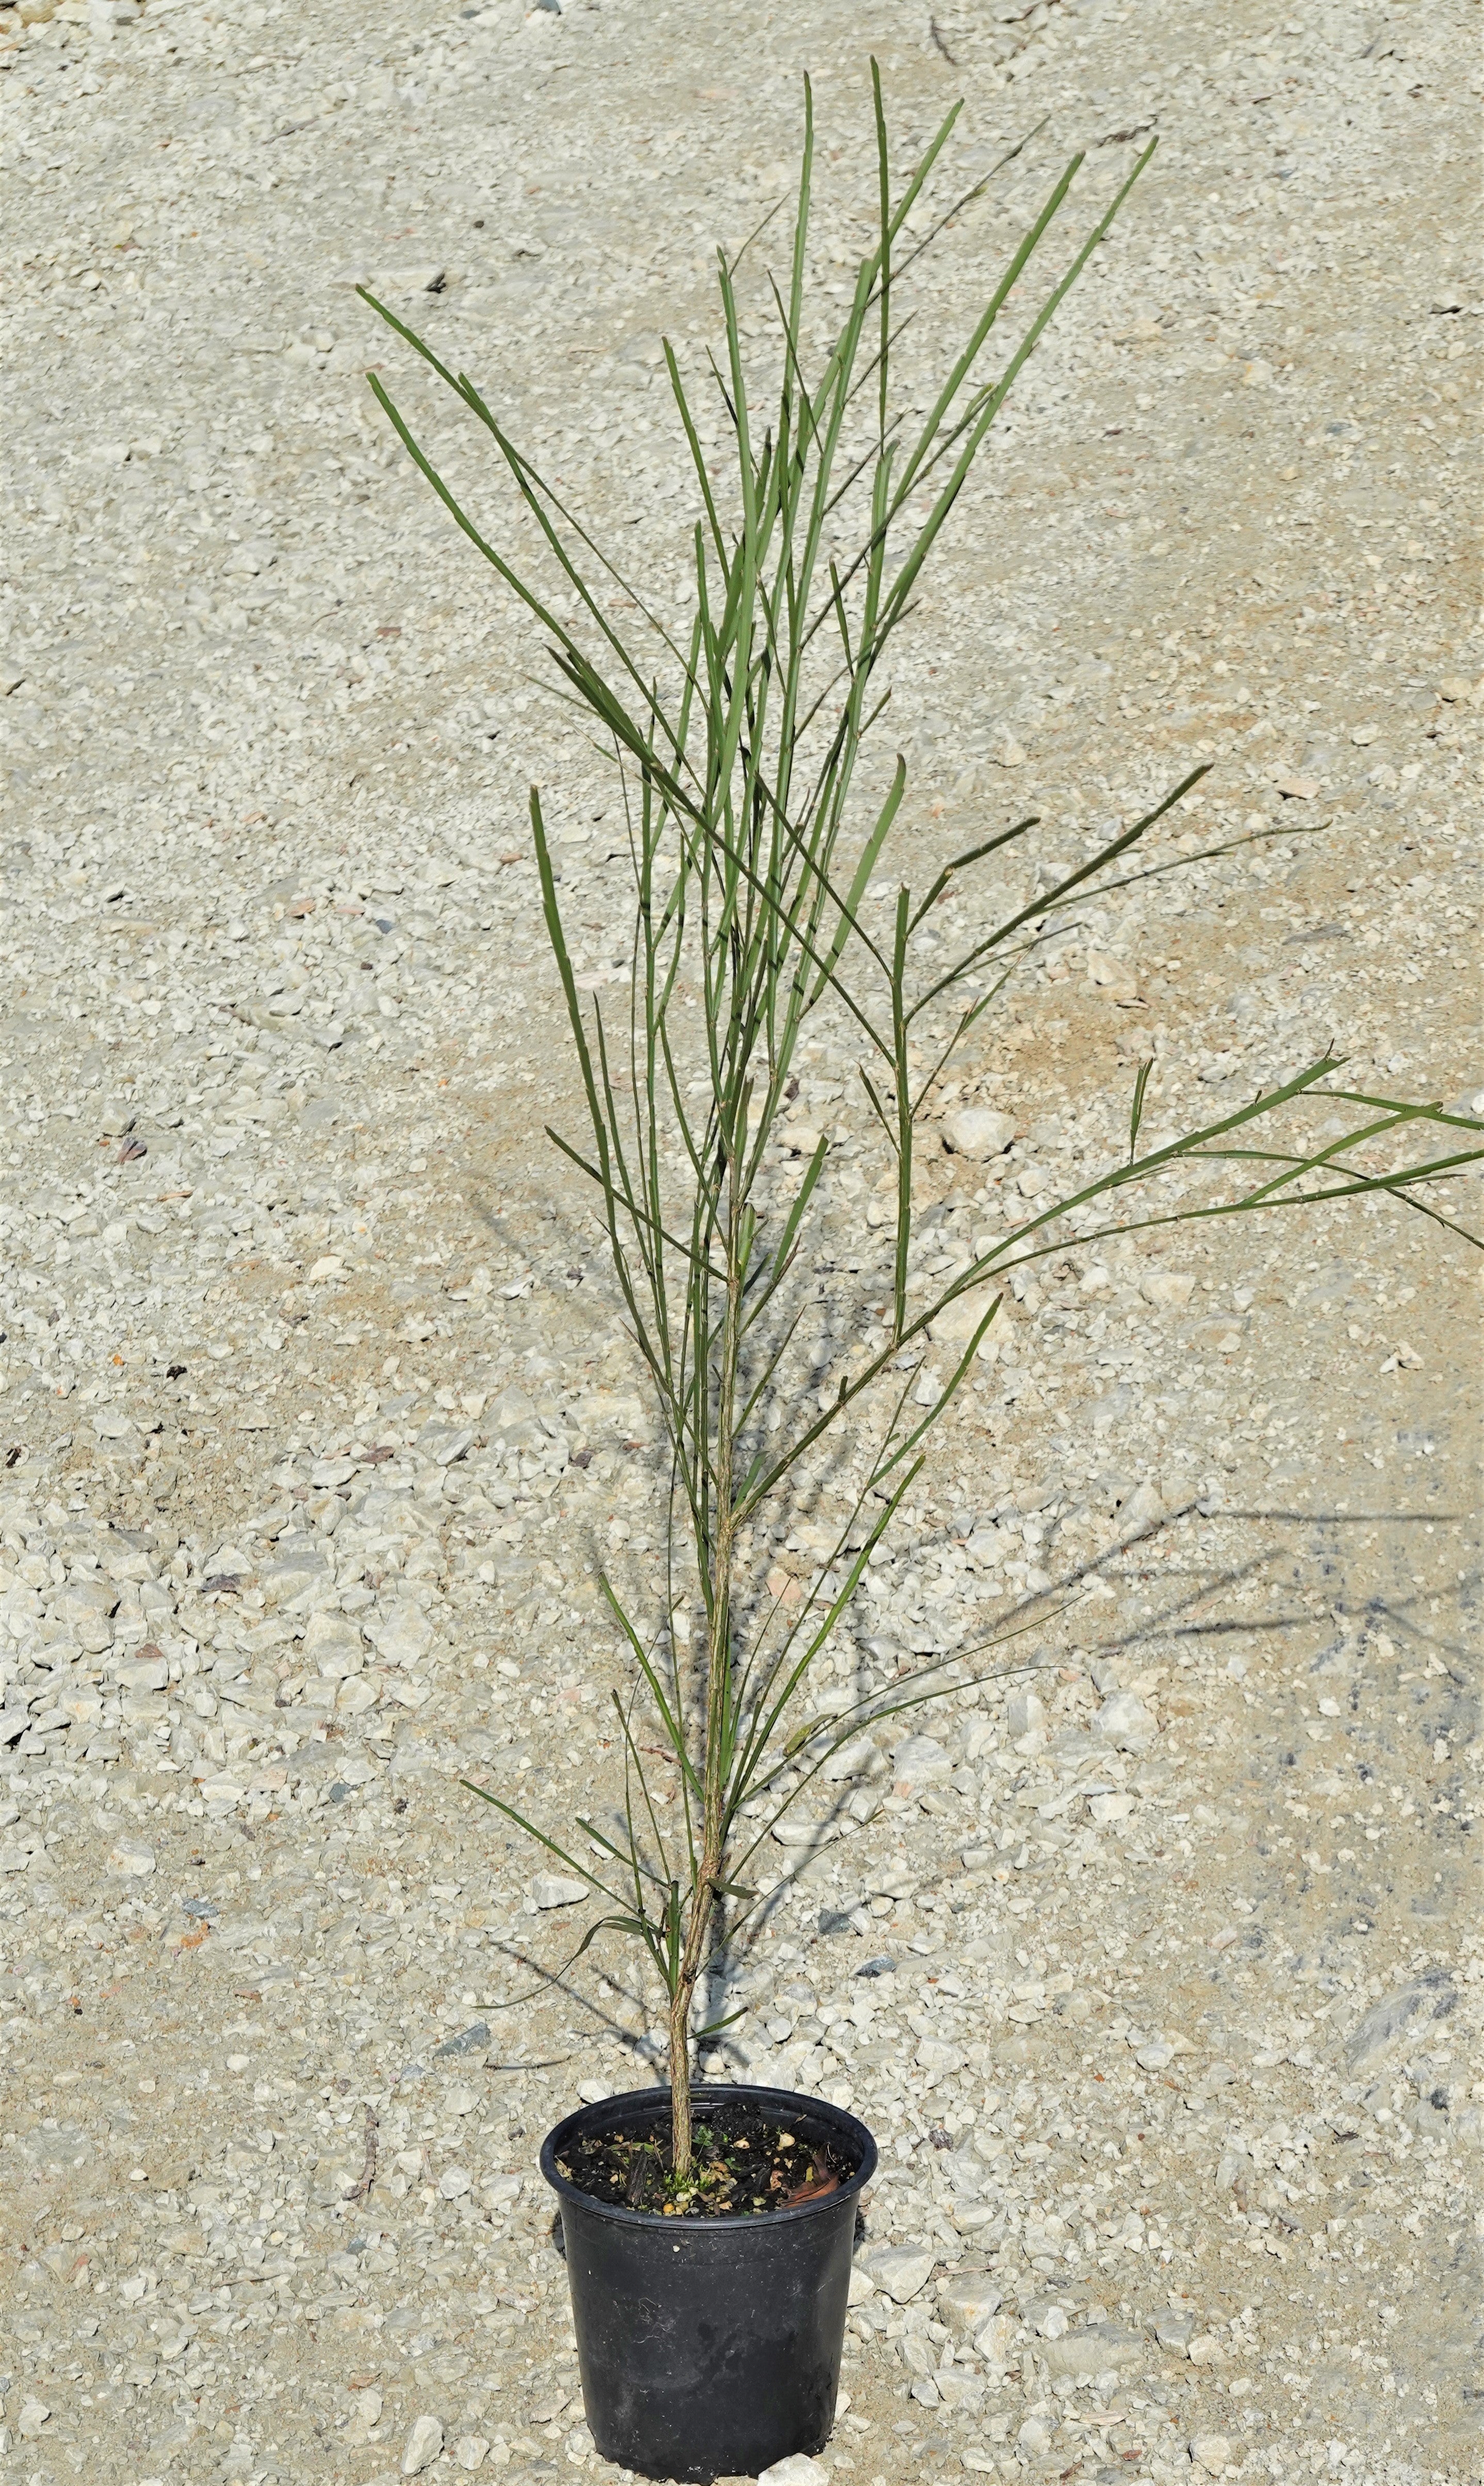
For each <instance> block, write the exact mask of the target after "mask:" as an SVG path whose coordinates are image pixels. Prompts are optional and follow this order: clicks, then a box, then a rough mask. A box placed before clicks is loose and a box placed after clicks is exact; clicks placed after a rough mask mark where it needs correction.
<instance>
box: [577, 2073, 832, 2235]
mask: <svg viewBox="0 0 1484 2486" xmlns="http://www.w3.org/2000/svg"><path fill="white" fill-rule="evenodd" d="M669 2097H670V2090H669V2088H668V2087H667V2086H663V2085H657V2086H655V2087H653V2088H644V2089H618V2090H616V2091H615V2093H614V2095H613V2096H612V2097H606V2098H598V2099H597V2100H596V2101H595V2102H594V2103H593V2104H592V2105H591V2106H581V2107H578V2108H575V2109H574V2111H573V2112H572V2113H570V2114H568V2115H563V2119H562V2121H561V2122H560V2123H558V2124H554V2125H553V2127H552V2129H551V2131H550V2132H548V2134H547V2135H546V2138H545V2140H544V2141H542V2143H541V2147H540V2155H539V2162H538V2163H539V2166H540V2170H541V2173H542V2175H543V2176H544V2178H545V2180H546V2182H547V2183H548V2184H549V2185H550V2186H551V2189H552V2191H553V2192H554V2193H555V2194H556V2195H557V2196H558V2197H559V2199H561V2200H563V2201H570V2202H571V2203H572V2205H573V2207H574V2209H580V2210H581V2211H582V2212H583V2214H584V2216H585V2217H587V2218H592V2219H607V2220H610V2221H611V2222H612V2223H613V2224H614V2225H615V2226H621V2227H640V2228H643V2227H647V2228H652V2229H654V2230H656V2231H658V2232H662V2233H664V2234H665V2235H667V2236H669V2237H671V2238H672V2239H673V2242H675V2243H677V2244H678V2243H679V2242H680V2240H681V2239H682V2238H683V2237H684V2236H686V2235H690V2236H692V2237H701V2236H711V2235H724V2234H726V2233H728V2231H736V2230H741V2231H743V2232H745V2233H747V2234H749V2235H757V2234H758V2233H760V2232H766V2233H769V2234H772V2233H773V2232H774V2231H776V2230H777V2229H778V2228H779V2227H783V2226H791V2225H794V2224H797V2223H798V2221H799V2220H801V2219H813V2218H820V2217H825V2216H828V2215H829V2214H830V2213H831V2212H834V2213H835V2214H836V2215H837V2216H838V2212H839V2209H840V2205H841V2203H842V2202H844V2201H847V2200H849V2199H851V2198H852V2197H853V2196H854V2197H859V2196H860V2194H861V2193H862V2192H864V2190H865V2188H866V2185H867V2184H868V2183H869V2182H870V2180H871V2177H872V2176H873V2175H874V2173H875V2171H876V2166H877V2159H878V2152H877V2148H876V2142H875V2139H874V2136H873V2135H872V2133H871V2132H870V2131H869V2129H868V2127H867V2126H866V2124H864V2123H862V2121H861V2120H860V2117H859V2116H858V2115H853V2114H852V2113H850V2111H849V2109H848V2108H846V2107H842V2106H836V2105H834V2104H833V2103H832V2102H831V2100H830V2099H829V2098H821V2097H811V2095H810V2094H809V2092H808V2090H806V2089H775V2088H763V2087H758V2086H756V2085H754V2084H753V2083H751V2082H747V2081H724V2082H714V2083H706V2082H700V2083H698V2084H697V2085H695V2086H694V2087H693V2088H692V2090H691V2102H692V2105H693V2106H695V2107H700V2106H702V2105H704V2106H720V2105H723V2104H726V2103H728V2102H729V2101H731V2100H733V2099H739V2098H740V2099H744V2100H746V2102H747V2103H748V2104H749V2105H750V2106H751V2107H753V2108H754V2110H755V2111H756V2112H759V2113H764V2114H767V2113H775V2112H776V2113H779V2114H780V2115H781V2116H783V2117H786V2116H787V2114H788V2111H789V2109H790V2108H791V2109H793V2110H795V2111H797V2110H799V2109H801V2108H802V2109H804V2110H806V2111H807V2112H808V2113H811V2114H823V2115H824V2116H826V2117H827V2118H828V2119H829V2120H830V2121H831V2122H833V2123H835V2124H836V2125H837V2126H838V2128H839V2129H840V2136H841V2139H846V2138H848V2139H849V2140H850V2141H852V2142H854V2143H855V2144H856V2145H858V2146H859V2149H860V2153H861V2156H860V2164H859V2165H858V2166H857V2167H856V2168H854V2170H853V2171H852V2172H851V2173H850V2174H849V2175H847V2176H846V2177H845V2179H844V2181H843V2182H842V2183H841V2184H839V2185H838V2186H837V2188H836V2190H835V2191H834V2192H833V2193H825V2194H821V2195H820V2196H819V2197H818V2198H817V2199H816V2200H812V2201H796V2202H795V2203H794V2204H793V2206H792V2208H791V2209H786V2210H785V2209H778V2210H766V2211H763V2212H760V2213H759V2212H757V2211H752V2212H745V2211H738V2212H729V2213H727V2214H726V2215H724V2216H722V2217H720V2218H714V2217H713V2218H703V2219H667V2218H666V2217H665V2215H664V2213H663V2211H661V2210H631V2209H628V2208H626V2207H625V2206H624V2205H623V2204H622V2203H620V2202H618V2201H600V2200H598V2198H597V2197H596V2196H595V2195H594V2194H591V2193H585V2192H584V2191H583V2189H582V2186H581V2185H580V2184H574V2183H573V2182H572V2180H571V2177H570V2176H568V2175H563V2173H562V2172H561V2170H560V2168H558V2165H557V2156H558V2152H559V2151H560V2150H561V2149H563V2148H564V2147H565V2145H566V2143H567V2141H569V2140H570V2139H571V2138H572V2137H573V2136H574V2135H575V2134H576V2133H577V2131H578V2130H579V2129H582V2130H585V2131H587V2132H592V2131H595V2130H597V2131H600V2130H601V2129H602V2125H603V2119H604V2117H605V2115H610V2114H612V2113H615V2112H616V2111H617V2110H620V2109H622V2108H633V2107H643V2108H645V2109H646V2110H647V2111H648V2112H649V2113H655V2112H656V2110H658V2112H659V2113H661V2115H662V2116H663V2114H664V2113H665V2112H666V2107H665V2105H664V2104H662V2102H664V2101H668V2100H669Z"/></svg>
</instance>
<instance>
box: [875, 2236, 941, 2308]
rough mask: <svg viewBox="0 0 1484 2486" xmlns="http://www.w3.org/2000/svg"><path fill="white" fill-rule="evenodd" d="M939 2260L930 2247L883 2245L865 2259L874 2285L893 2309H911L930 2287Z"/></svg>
mask: <svg viewBox="0 0 1484 2486" xmlns="http://www.w3.org/2000/svg"><path fill="white" fill-rule="evenodd" d="M937 2259H938V2256H937V2254H936V2253H935V2252H934V2251H933V2250H932V2247H931V2246H930V2245H884V2246H883V2247H882V2248H881V2250H880V2251H877V2252H873V2253H867V2254H866V2255H865V2264H866V2269H867V2270H868V2272H869V2273H870V2276H871V2279H872V2281H873V2282H874V2284H875V2285H876V2286H877V2287H879V2288H880V2290H881V2292H882V2294H883V2295H884V2296H890V2298H891V2299H892V2302H893V2305H910V2304H911V2303H912V2300H913V2298H914V2297H915V2296H920V2295H921V2292H922V2290H923V2288H924V2287H925V2286H926V2285H927V2282H928V2280H929V2279H931V2277H932V2275H933V2271H934V2269H935V2268H936V2266H937Z"/></svg>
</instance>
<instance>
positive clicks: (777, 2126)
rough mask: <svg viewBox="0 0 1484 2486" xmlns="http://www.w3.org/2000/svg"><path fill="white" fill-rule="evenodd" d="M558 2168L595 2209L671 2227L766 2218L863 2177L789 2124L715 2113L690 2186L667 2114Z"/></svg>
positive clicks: (698, 2136)
mask: <svg viewBox="0 0 1484 2486" xmlns="http://www.w3.org/2000/svg"><path fill="white" fill-rule="evenodd" d="M557 2165H558V2168H560V2170H561V2172H562V2173H563V2175H564V2176H565V2177H566V2179H567V2181H568V2183H570V2184H575V2185H576V2186H577V2187H578V2190H579V2191H580V2192H583V2193H589V2194H591V2196H592V2198H593V2199H594V2200H595V2201H608V2202H612V2203H615V2204H617V2205H618V2206H619V2207H621V2208H623V2209H628V2210H653V2211H657V2212H658V2213H659V2214H660V2215H661V2216H662V2217H663V2218H667V2219H724V2218H725V2219H737V2218H765V2217H766V2216H767V2215H768V2213H769V2211H771V2210H791V2209H794V2208H796V2207H797V2206H798V2204H799V2203H800V2202H801V2201H815V2200H822V2199H823V2197H824V2196H825V2195H826V2194H827V2193H836V2192H838V2190H839V2187H840V2185H841V2184H842V2183H843V2182H844V2181H845V2179H846V2177H847V2176H850V2175H852V2174H854V2172H855V2167H854V2162H853V2161H852V2160H851V2159H849V2158H847V2157H846V2155H845V2153H844V2152H843V2151H842V2150H840V2149H838V2148H835V2147H834V2146H832V2145H831V2144H830V2143H829V2142H828V2141H807V2140H805V2139H804V2137H803V2136H802V2134H799V2133H796V2132H792V2131H790V2129H789V2127H788V2126H787V2124H783V2123H774V2122H771V2121H769V2120H767V2119H766V2118H764V2117H762V2116H760V2115H756V2114H753V2113H747V2112H746V2111H745V2110H743V2109H737V2110H732V2111H729V2112H724V2113H717V2112H716V2111H715V2109H711V2110H709V2111H708V2113H707V2115H706V2117H705V2119H704V2120H703V2121H701V2122H699V2123H698V2124H697V2125H696V2128H695V2132H694V2134H693V2137H692V2144H691V2168H690V2173H689V2174H688V2175H687V2176H686V2177H685V2179H684V2181H683V2182H677V2181H676V2179H675V2176H674V2173H673V2157H672V2151H671V2137H670V2117H669V2114H668V2113H666V2112H663V2111H662V2112H661V2113H658V2114H656V2116H655V2119H654V2123H653V2126H652V2128H651V2129H649V2130H647V2131H643V2130H642V2131H639V2132H634V2131H628V2132H614V2133H592V2134H589V2135H585V2136H584V2137H583V2138H582V2139H580V2140H578V2141H574V2142H573V2143H572V2144H571V2145H570V2147H569V2148H568V2149H567V2150H566V2151H565V2152H564V2154H563V2156H562V2157H561V2158H559V2159H558V2161H557Z"/></svg>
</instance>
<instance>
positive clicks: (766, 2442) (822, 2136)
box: [541, 2085, 876, 2486]
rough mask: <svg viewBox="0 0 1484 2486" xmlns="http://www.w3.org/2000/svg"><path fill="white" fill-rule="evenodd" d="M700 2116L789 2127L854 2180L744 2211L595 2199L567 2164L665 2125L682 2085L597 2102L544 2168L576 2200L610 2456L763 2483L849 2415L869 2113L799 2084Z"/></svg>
mask: <svg viewBox="0 0 1484 2486" xmlns="http://www.w3.org/2000/svg"><path fill="white" fill-rule="evenodd" d="M692 2095H693V2099H694V2106H695V2114H696V2120H697V2122H698V2123H701V2122H710V2123H713V2124H720V2125H723V2126H724V2128H728V2129H736V2128H738V2126H737V2125H736V2124H735V2123H734V2122H733V2118H745V2119H746V2120H747V2121H753V2120H755V2119H758V2118H761V2119H765V2120H767V2121H771V2122H774V2123H781V2124H783V2125H785V2126H786V2128H787V2129H788V2130H789V2131H790V2132H793V2133H795V2134H797V2135H798V2137H799V2139H800V2140H801V2141H804V2142H806V2143H811V2142H812V2143H816V2144H817V2143H828V2144H829V2146H830V2147H831V2149H832V2150H833V2151H834V2152H835V2153H837V2155H838V2157H839V2158H842V2159H844V2161H845V2162H846V2163H847V2164H848V2165H849V2166H850V2168H851V2172H850V2174H849V2175H848V2176H847V2177H846V2178H845V2179H844V2180H843V2181H842V2183H841V2184H840V2186H839V2189H838V2191H837V2192H834V2193H830V2194H827V2195H826V2196H824V2197H823V2198H822V2199H819V2200H813V2201H801V2202H799V2203H798V2204H797V2205H796V2206H795V2207H794V2208H792V2209H787V2210H770V2211H767V2212H765V2213H761V2214H759V2215H758V2216H756V2217H753V2218H745V2217H737V2218H721V2219H716V2218H711V2219H704V2218H701V2219H692V2218H683V2219H681V2218H669V2219H667V2218H664V2217H661V2216H658V2215H657V2214H656V2213H655V2212H653V2211H649V2210H630V2209H622V2208H618V2206H616V2205H610V2204H609V2203H608V2202H606V2201H598V2200H595V2199H594V2198H593V2197H592V2196H591V2194H588V2193H583V2192H580V2191H579V2190H578V2188H577V2186H576V2185H575V2184H573V2183H570V2182H569V2181H568V2179H567V2178H566V2177H565V2176H564V2175H563V2174H562V2173H561V2172H560V2171H559V2168H558V2165H557V2161H558V2160H559V2158H562V2157H563V2156H564V2155H565V2154H566V2153H567V2152H568V2151H569V2150H570V2149H572V2148H573V2147H574V2146H575V2145H576V2144H577V2143H578V2142H579V2141H582V2140H584V2139H588V2138H591V2137H593V2136H595V2135H612V2134H616V2133H630V2132H639V2131H643V2132H645V2133H646V2134H647V2133H652V2132H653V2131H655V2130H656V2128H663V2126H664V2124H665V2123H666V2122H667V2121H668V2117H669V2113H670V2092H669V2090H668V2089H653V2088H648V2089H630V2090H627V2091H626V2092H625V2093H624V2094H623V2095H621V2096H619V2097H610V2098H604V2099H603V2100H602V2101H601V2103H600V2104H599V2105H597V2106H588V2107H583V2108H582V2109H580V2111H579V2112H578V2113H576V2114H569V2115H568V2116H567V2117H566V2119H565V2121H564V2122H563V2123H559V2124H558V2125H557V2127H556V2130H555V2131H554V2132H550V2133H548V2134H547V2137H546V2139H545V2141H543V2142H542V2144H541V2173H542V2174H543V2175H544V2176H545V2178H546V2181H547V2183H548V2184H549V2185H550V2186H551V2188H552V2191H553V2192H554V2193H556V2194H557V2195H558V2196H559V2197H560V2199H561V2202H562V2227H563V2241H564V2244H565V2249H566V2273H567V2283H568V2285H569V2286H570V2288H571V2292H572V2316H573V2320H574V2322H575V2324H576V2329H577V2357H578V2362H579V2365H580V2367H581V2370H582V2390H583V2403H584V2406H585V2408H586V2411H587V2418H588V2427H589V2431H590V2433H591V2436H592V2440H593V2442H594V2443H595V2444H596V2445H597V2448H598V2451H599V2452H600V2453H601V2455H602V2457H603V2458H604V2459H605V2460H612V2461H614V2462H616V2463H617V2464H618V2466H619V2467H620V2468H623V2469H633V2470H637V2471H638V2472H640V2474H641V2475H642V2476H646V2477H673V2478H684V2479H694V2480H696V2481H697V2486H705V2481H707V2480H709V2479H711V2478H713V2477H737V2476H741V2477H756V2475H757V2473H758V2472H759V2471H760V2470H763V2469H767V2468H769V2467H770V2466H771V2465H772V2463H773V2462H774V2461H775V2460H783V2459H786V2458H787V2456H788V2454H789V2453H790V2452H795V2451H819V2450H822V2449H823V2447H824V2445H825V2444H826V2443H827V2442H828V2440H829V2435H830V2429H831V2427H832V2426H833V2424H834V2422H835V2399H836V2393H837V2392H838V2389H839V2363H840V2351H841V2348H842V2347H843V2345H844V2336H845V2303H846V2299H847V2297H848V2295H849V2292H850V2261H851V2253H852V2250H853V2246H854V2240H855V2223H856V2213H857V2208H858V2205H859V2201H860V2195H861V2191H862V2187H863V2186H864V2185H866V2184H868V2183H869V2181H870V2178H871V2176H872V2174H873V2173H874V2172H875V2167H876V2144H875V2142H874V2141H873V2140H872V2139H871V2136H870V2134H869V2133H868V2132H867V2131H866V2126H865V2124H864V2123H858V2122H857V2121H856V2119H855V2116H854V2115H851V2114H846V2113H845V2112H844V2111H843V2109H842V2108H840V2107H837V2106H831V2105H829V2104H828V2103H827V2101H826V2100H825V2099H823V2098H813V2097H801V2096H799V2095H797V2094H796V2093H795V2092H794V2091H793V2090H790V2089H766V2088H746V2087H742V2086H740V2085H738V2086H729V2085H727V2086H723V2085H716V2086H710V2087H699V2088H697V2089H695V2090H694V2091H693V2092H692Z"/></svg>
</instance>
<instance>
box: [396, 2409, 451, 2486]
mask: <svg viewBox="0 0 1484 2486" xmlns="http://www.w3.org/2000/svg"><path fill="white" fill-rule="evenodd" d="M442 2449H443V2419H442V2417H415V2418H414V2419H413V2423H412V2431H411V2433H410V2434H409V2435H408V2437H407V2445H406V2448H405V2450H404V2451H403V2453H402V2469H401V2473H402V2475H403V2476H404V2477H421V2476H422V2474H423V2472H424V2470H425V2469H431V2467H432V2465H433V2462H434V2461H435V2460H436V2459H437V2458H438V2455H439V2453H440V2452H441V2451H442Z"/></svg>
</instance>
